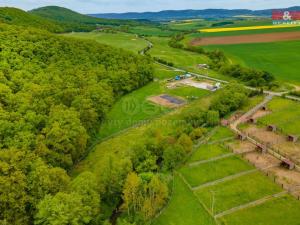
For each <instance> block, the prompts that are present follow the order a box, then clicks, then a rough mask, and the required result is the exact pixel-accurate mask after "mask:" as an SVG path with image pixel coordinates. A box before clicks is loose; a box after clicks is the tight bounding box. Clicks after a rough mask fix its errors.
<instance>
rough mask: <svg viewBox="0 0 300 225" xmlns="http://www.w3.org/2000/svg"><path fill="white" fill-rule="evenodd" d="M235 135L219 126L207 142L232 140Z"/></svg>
mask: <svg viewBox="0 0 300 225" xmlns="http://www.w3.org/2000/svg"><path fill="white" fill-rule="evenodd" d="M234 136H235V134H234V133H233V132H232V131H231V130H230V129H229V128H228V127H223V126H220V127H218V128H217V129H216V130H215V131H213V134H212V135H211V136H210V138H209V142H214V141H222V140H224V139H229V138H234Z"/></svg>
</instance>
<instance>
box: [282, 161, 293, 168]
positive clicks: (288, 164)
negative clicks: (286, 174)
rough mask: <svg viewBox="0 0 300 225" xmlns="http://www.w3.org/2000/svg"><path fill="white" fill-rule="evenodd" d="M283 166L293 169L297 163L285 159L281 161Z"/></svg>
mask: <svg viewBox="0 0 300 225" xmlns="http://www.w3.org/2000/svg"><path fill="white" fill-rule="evenodd" d="M281 166H283V167H285V168H288V169H289V170H293V169H294V168H295V163H293V162H292V161H290V160H288V159H283V160H282V161H281Z"/></svg>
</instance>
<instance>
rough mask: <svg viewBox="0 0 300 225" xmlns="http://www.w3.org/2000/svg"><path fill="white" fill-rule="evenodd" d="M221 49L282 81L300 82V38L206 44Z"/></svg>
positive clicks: (237, 61) (236, 59) (208, 47)
mask: <svg viewBox="0 0 300 225" xmlns="http://www.w3.org/2000/svg"><path fill="white" fill-rule="evenodd" d="M204 48H205V49H207V50H213V49H220V50H222V51H224V52H225V53H226V55H227V56H228V57H229V58H230V59H231V60H232V62H233V63H240V64H242V65H244V66H247V67H252V68H256V69H261V70H265V71H268V72H271V73H272V74H274V76H275V77H276V78H277V79H278V80H281V81H286V82H294V83H297V84H300V75H299V70H300V64H299V61H300V54H299V49H300V40H299V41H285V42H272V43H253V44H235V45H212V46H205V47H204Z"/></svg>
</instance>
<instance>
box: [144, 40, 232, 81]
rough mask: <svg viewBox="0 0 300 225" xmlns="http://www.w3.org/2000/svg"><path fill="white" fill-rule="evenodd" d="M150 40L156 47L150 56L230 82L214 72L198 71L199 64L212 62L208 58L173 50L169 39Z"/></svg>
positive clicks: (176, 49)
mask: <svg viewBox="0 0 300 225" xmlns="http://www.w3.org/2000/svg"><path fill="white" fill-rule="evenodd" d="M149 40H150V41H151V42H152V43H153V44H154V47H153V48H152V49H151V50H150V51H149V53H150V55H151V56H153V57H156V58H160V59H163V60H166V61H168V62H172V63H174V66H175V67H178V68H181V69H184V70H188V71H191V72H196V73H200V74H203V75H209V76H212V77H216V78H219V79H225V80H228V79H229V78H228V77H226V76H223V75H220V74H219V73H217V72H215V71H213V70H203V69H198V68H197V65H198V64H203V63H204V64H208V63H209V62H210V60H209V59H208V57H207V56H205V55H201V54H198V53H194V52H189V51H185V50H182V49H178V48H172V47H170V46H169V45H168V42H169V40H170V39H169V38H159V37H151V38H149Z"/></svg>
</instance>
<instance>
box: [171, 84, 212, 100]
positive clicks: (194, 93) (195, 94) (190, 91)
mask: <svg viewBox="0 0 300 225" xmlns="http://www.w3.org/2000/svg"><path fill="white" fill-rule="evenodd" d="M166 93H168V94H170V95H175V96H181V97H184V98H186V99H192V98H201V97H204V96H207V95H209V94H210V93H211V92H210V91H207V90H203V89H199V88H195V87H186V86H182V87H177V88H174V89H168V90H167V91H166Z"/></svg>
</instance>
